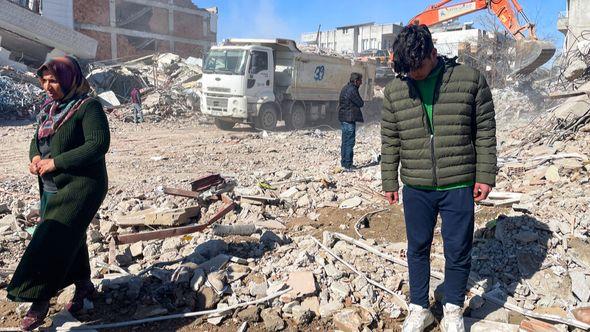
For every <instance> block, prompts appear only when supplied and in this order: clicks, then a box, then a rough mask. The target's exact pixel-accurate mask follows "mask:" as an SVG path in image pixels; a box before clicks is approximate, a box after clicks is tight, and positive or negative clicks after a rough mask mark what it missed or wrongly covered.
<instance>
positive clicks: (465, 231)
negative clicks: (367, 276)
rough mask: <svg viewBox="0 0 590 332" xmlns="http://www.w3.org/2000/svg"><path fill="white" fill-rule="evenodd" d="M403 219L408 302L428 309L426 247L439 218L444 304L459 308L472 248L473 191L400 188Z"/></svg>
mask: <svg viewBox="0 0 590 332" xmlns="http://www.w3.org/2000/svg"><path fill="white" fill-rule="evenodd" d="M403 203H404V216H405V221H406V234H407V237H408V253H407V256H408V267H409V272H410V302H411V303H413V304H417V305H420V306H422V307H423V308H428V307H429V303H428V288H429V283H430V247H431V245H432V238H433V235H434V227H435V225H436V217H437V215H438V213H440V215H441V217H442V238H443V245H444V253H445V282H444V286H443V291H444V296H445V300H444V303H452V304H455V305H458V306H459V307H463V301H464V299H465V287H466V285H467V279H468V277H469V271H470V269H471V248H472V244H473V223H474V207H473V187H467V188H459V189H451V190H442V191H435V190H421V189H416V188H411V187H408V186H404V188H403Z"/></svg>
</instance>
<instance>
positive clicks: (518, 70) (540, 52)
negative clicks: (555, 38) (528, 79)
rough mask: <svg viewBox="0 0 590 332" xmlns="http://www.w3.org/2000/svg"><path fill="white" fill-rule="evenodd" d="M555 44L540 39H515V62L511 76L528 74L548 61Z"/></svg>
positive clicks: (553, 52)
mask: <svg viewBox="0 0 590 332" xmlns="http://www.w3.org/2000/svg"><path fill="white" fill-rule="evenodd" d="M554 54H555V46H554V45H553V44H552V43H550V42H547V41H542V40H518V41H516V62H515V64H514V71H513V72H512V76H522V75H528V74H530V73H532V72H534V71H535V69H537V68H539V67H541V66H542V65H544V64H545V63H547V61H549V60H550V59H551V58H552V57H553V55H554Z"/></svg>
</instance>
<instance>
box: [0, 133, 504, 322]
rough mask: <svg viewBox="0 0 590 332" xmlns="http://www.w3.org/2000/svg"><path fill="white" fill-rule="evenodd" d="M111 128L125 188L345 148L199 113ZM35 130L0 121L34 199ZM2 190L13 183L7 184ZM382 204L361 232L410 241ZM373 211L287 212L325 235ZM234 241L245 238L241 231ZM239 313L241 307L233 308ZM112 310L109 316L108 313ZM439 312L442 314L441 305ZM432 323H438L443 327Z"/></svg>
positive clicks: (97, 317)
mask: <svg viewBox="0 0 590 332" xmlns="http://www.w3.org/2000/svg"><path fill="white" fill-rule="evenodd" d="M111 129H112V140H111V148H110V151H109V153H108V155H107V164H108V165H107V166H108V169H109V181H110V186H109V187H110V188H109V192H111V193H112V192H116V191H120V190H124V191H130V192H134V193H141V192H145V191H149V190H154V188H156V187H158V186H161V185H165V184H167V183H187V182H189V181H191V180H192V179H195V178H197V177H198V176H199V175H201V174H206V173H214V172H219V170H220V169H221V170H223V173H224V174H230V175H232V174H236V175H238V174H241V175H239V176H241V178H240V181H243V182H247V181H254V180H255V177H254V175H253V176H252V177H251V178H248V177H246V178H244V175H243V174H244V173H246V174H248V172H244V171H245V170H247V169H252V170H256V171H258V172H265V171H272V170H273V168H276V167H277V163H279V164H281V163H287V164H289V165H291V166H292V167H293V168H302V169H306V168H308V165H309V164H308V163H309V160H308V156H309V155H313V158H314V160H313V162H314V163H317V164H320V165H323V166H324V167H325V166H326V165H336V164H337V161H336V160H334V156H335V155H336V156H338V152H339V146H338V142H332V144H330V147H329V148H328V151H325V149H324V151H319V150H320V149H321V148H318V147H315V146H314V144H310V143H309V142H308V141H309V140H304V139H302V138H300V136H292V137H291V136H289V133H285V132H283V133H279V134H278V135H279V137H278V138H275V139H274V140H273V141H272V144H273V145H272V146H268V145H266V144H265V142H264V141H262V142H261V143H259V144H253V143H252V141H254V142H256V141H257V140H258V139H262V140H264V138H259V137H260V133H259V132H256V131H253V130H250V129H249V128H246V127H243V128H241V127H240V128H238V129H236V130H234V131H231V132H227V131H220V130H218V129H216V128H215V127H214V126H212V125H202V124H198V123H195V122H194V121H193V122H191V121H178V122H169V123H159V124H148V123H144V124H140V125H133V124H129V123H121V122H118V121H112V122H111ZM32 133H33V126H32V125H31V124H26V123H21V124H18V125H11V126H6V125H5V126H0V142H1V144H0V155H2V156H3V158H1V159H0V181H2V182H3V183H11V182H16V183H22V182H25V183H26V184H27V185H28V186H29V187H30V190H29V192H27V193H22V192H20V193H19V194H21V196H23V197H27V199H29V200H34V199H35V197H36V190H37V188H36V179H35V178H34V177H33V176H31V175H29V174H28V170H27V165H28V148H29V142H30V137H31V135H32ZM280 135H283V136H280ZM320 139H321V138H320ZM269 144H270V143H269ZM277 145H278V146H277ZM359 145H360V146H361V148H362V149H367V148H370V149H377V150H378V149H379V146H378V142H360V144H359ZM281 149H286V150H287V151H292V153H289V154H287V155H288V160H285V159H283V158H285V154H281V155H277V154H276V152H275V151H276V150H281ZM330 167H331V166H330ZM3 190H4V191H10V189H6V188H5V189H3ZM107 200H108V199H107ZM379 204H380V205H381V206H382V207H383V208H387V210H386V211H383V212H380V213H377V214H375V215H373V216H371V217H370V219H369V222H368V227H366V228H362V229H361V230H360V232H361V234H363V236H364V237H365V238H367V239H373V240H375V241H376V242H378V243H384V242H387V243H399V242H405V241H406V237H405V225H404V222H403V211H402V208H401V206H387V204H386V203H385V201H383V202H380V203H379ZM367 212H371V210H366V209H360V210H356V209H352V210H342V209H338V208H332V207H326V208H321V209H319V210H318V211H317V213H318V214H319V218H318V220H317V221H311V220H310V219H308V218H307V217H298V218H292V219H291V220H288V221H287V226H288V233H287V234H289V235H291V236H295V235H298V234H300V233H301V232H304V231H302V226H303V225H311V226H313V227H314V229H315V230H314V231H313V232H312V235H313V236H316V237H317V238H318V239H321V234H322V232H323V231H324V230H328V231H336V232H341V233H344V234H347V235H351V236H354V237H356V234H355V231H354V225H355V224H356V222H357V220H358V219H359V218H360V217H361V216H363V215H364V214H365V213H367ZM500 212H501V211H496V210H492V209H487V208H483V209H482V210H481V211H480V212H479V213H478V217H477V221H478V224H485V222H486V221H487V220H491V219H494V218H495V216H497V214H498V213H500ZM439 236H440V235H438V234H437V238H436V239H435V241H440V238H439ZM234 241H241V240H240V239H239V238H236V239H234ZM433 266H438V267H439V268H440V264H438V265H437V264H436V262H434V264H433ZM0 298H1V299H2V300H0V328H3V329H5V328H10V327H15V326H18V325H19V321H20V318H19V317H18V315H17V314H16V313H15V309H16V307H17V304H15V303H12V302H8V301H7V300H6V294H5V290H4V289H1V290H0ZM54 304H55V303H54ZM59 310H61V308H60V306H58V305H53V306H52V309H51V313H52V314H53V313H55V312H57V311H59ZM134 310H135V307H134V305H133V304H132V303H131V304H130V303H114V304H111V305H107V304H106V303H105V301H104V298H103V297H101V296H100V294H99V296H98V298H97V299H96V300H95V310H93V311H92V312H91V313H90V314H87V315H81V316H79V317H78V318H79V319H80V320H81V321H84V322H93V321H121V320H127V319H128V318H129V316H130V315H132V314H133V311H134ZM439 311H440V310H439ZM435 312H436V310H435ZM236 314H237V311H236V312H235V313H234V316H235V315H236ZM50 316H51V315H50ZM105 317H108V318H106V319H105ZM438 317H439V318H440V312H439V313H438ZM287 321H288V320H287ZM49 324H50V320H49V319H47V320H46V326H49ZM239 325H240V323H239V320H237V319H235V320H232V319H228V320H226V321H225V322H224V323H223V325H222V326H220V327H217V326H213V325H210V324H208V323H207V322H206V319H205V318H198V319H180V320H172V321H165V322H161V323H152V324H147V325H142V326H136V327H132V328H122V329H115V330H112V331H195V330H199V331H236V330H237V329H238V328H239ZM289 325H290V327H289V328H288V329H287V331H295V330H297V327H296V326H297V325H296V324H294V323H293V322H289ZM400 326H401V324H400V322H399V321H394V320H391V319H385V320H384V324H383V326H382V327H381V329H385V328H387V329H392V330H393V331H398V330H399V328H400ZM328 329H331V325H330V323H329V322H325V321H322V320H319V321H318V320H315V321H314V322H313V323H312V324H311V325H310V326H307V327H306V330H308V331H324V330H328ZM378 329H379V328H376V330H378ZM431 330H432V331H436V330H437V328H432V329H431ZM249 331H264V325H263V324H262V323H256V324H251V325H250V327H249Z"/></svg>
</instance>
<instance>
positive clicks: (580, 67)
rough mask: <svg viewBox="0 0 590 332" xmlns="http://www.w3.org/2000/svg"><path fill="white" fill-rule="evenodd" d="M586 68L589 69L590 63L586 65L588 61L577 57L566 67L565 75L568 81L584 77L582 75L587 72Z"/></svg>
mask: <svg viewBox="0 0 590 332" xmlns="http://www.w3.org/2000/svg"><path fill="white" fill-rule="evenodd" d="M586 69H588V65H586V63H585V62H584V61H582V60H581V59H578V58H575V59H573V61H572V62H571V63H570V64H569V66H568V67H567V68H566V69H565V72H564V73H563V75H564V77H565V78H566V79H567V80H568V81H570V82H571V81H574V80H576V79H578V78H580V77H582V75H584V73H585V72H586Z"/></svg>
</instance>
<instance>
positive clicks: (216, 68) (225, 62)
mask: <svg viewBox="0 0 590 332" xmlns="http://www.w3.org/2000/svg"><path fill="white" fill-rule="evenodd" d="M245 68H246V51H243V50H211V51H210V52H209V55H207V59H206V60H205V66H204V68H203V71H204V72H205V73H209V74H211V73H217V74H232V75H233V74H237V75H243V74H244V70H245Z"/></svg>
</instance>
